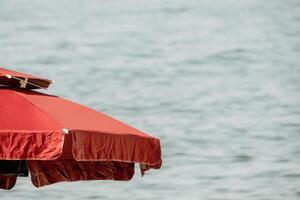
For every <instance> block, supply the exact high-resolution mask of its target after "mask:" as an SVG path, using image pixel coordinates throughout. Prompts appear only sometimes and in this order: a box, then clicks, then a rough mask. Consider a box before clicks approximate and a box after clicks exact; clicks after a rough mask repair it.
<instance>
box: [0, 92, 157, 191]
mask: <svg viewBox="0 0 300 200" xmlns="http://www.w3.org/2000/svg"><path fill="white" fill-rule="evenodd" d="M0 97H1V98H0V144H1V145H0V160H2V162H6V164H7V165H10V166H9V167H8V168H9V169H10V170H11V169H13V168H15V169H16V172H12V174H10V173H9V172H7V173H5V171H9V170H7V169H5V167H3V166H5V165H3V164H2V168H3V169H2V173H1V161H0V188H4V189H10V188H12V187H13V186H14V184H15V182H16V177H17V176H18V175H20V174H24V173H25V174H26V169H24V166H23V165H24V160H25V163H26V165H25V167H28V170H29V172H30V174H31V180H32V183H33V184H34V185H35V186H37V187H40V186H44V185H49V184H52V183H56V182H60V181H77V180H105V179H110V180H129V179H131V178H132V176H133V174H134V163H140V168H141V172H142V174H144V172H145V171H146V170H148V169H150V168H156V169H158V168H160V166H161V162H162V160H161V149H160V141H159V139H157V138H155V137H153V136H150V135H147V134H146V133H143V132H142V131H139V130H137V129H135V128H133V127H131V126H129V125H126V124H124V123H122V122H120V121H118V120H116V119H114V118H112V117H109V116H107V115H105V114H103V113H100V112H97V111H95V110H92V109H90V108H88V107H85V106H82V105H80V104H77V103H74V102H72V101H69V100H66V99H63V98H60V97H57V96H53V95H49V94H44V93H40V92H35V91H30V90H25V89H12V88H7V87H0ZM12 161H17V162H16V163H11V162H12ZM21 161H23V163H22V162H21ZM24 171H25V172H24Z"/></svg>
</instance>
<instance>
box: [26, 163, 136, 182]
mask: <svg viewBox="0 0 300 200" xmlns="http://www.w3.org/2000/svg"><path fill="white" fill-rule="evenodd" d="M28 167H29V171H30V173H31V181H32V183H33V185H35V186H36V187H42V186H45V185H50V184H53V183H57V182H62V181H82V180H124V181H126V180H130V179H131V178H132V177H133V174H134V163H124V162H113V161H107V162H97V161H95V162H94V161H90V162H80V161H76V160H72V159H68V160H54V161H28Z"/></svg>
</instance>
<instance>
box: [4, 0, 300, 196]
mask: <svg viewBox="0 0 300 200" xmlns="http://www.w3.org/2000/svg"><path fill="white" fill-rule="evenodd" d="M0 65H2V66H7V67H10V68H11V69H14V70H22V71H25V72H28V73H33V74H37V75H42V76H46V77H50V78H53V79H55V80H56V84H55V85H53V86H52V87H51V89H50V90H48V91H47V92H49V93H53V94H57V95H60V96H63V97H66V98H69V99H72V100H74V101H77V102H80V103H82V104H85V105H88V106H90V107H93V108H94V109H96V110H99V111H103V112H105V113H107V114H109V115H112V116H114V117H116V118H118V119H120V120H122V121H125V122H127V123H129V124H131V125H133V126H135V127H137V128H139V129H141V130H144V131H145V132H148V133H151V134H153V135H155V136H157V137H159V138H160V139H161V143H162V148H163V158H164V164H163V167H162V169H161V170H157V171H155V170H153V171H150V172H149V173H148V174H147V175H146V176H145V177H144V178H141V177H140V175H139V173H138V172H137V173H136V176H135V177H134V179H133V180H132V181H130V182H111V181H93V182H77V183H59V184H55V185H52V186H48V187H43V188H40V189H36V188H34V186H32V184H31V183H30V181H29V179H27V178H20V179H19V182H18V183H17V185H16V187H15V188H14V189H13V190H12V191H9V192H5V191H0V198H1V200H2V199H11V200H15V199H18V200H21V199H22V200H24V199H26V200H27V199H44V200H50V199H55V198H57V199H58V198H59V199H131V200H135V199H136V200H140V199H151V200H153V199H164V200H174V199H193V200H199V199H205V200H217V199H218V200H223V199H224V200H226V199H228V200H233V199H238V200H241V199H242V200H248V199H254V200H268V199H270V200H282V199H288V200H294V199H300V2H299V1H298V0H286V1H282V0H272V1H271V0H270V1H260V0H243V1H241V0H220V1H212V0H210V1H208V0H203V1H200V0H185V1H183V0H182V1H180V0H169V1H165V0H160V1H159V0H153V1H146V0H135V1H132V0H128V1H116V0H112V1H75V0H69V1H65V0H63V1H54V0H53V1H34V0H24V1H16V0H10V1H4V0H0Z"/></svg>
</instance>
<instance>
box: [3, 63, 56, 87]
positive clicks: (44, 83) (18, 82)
mask: <svg viewBox="0 0 300 200" xmlns="http://www.w3.org/2000/svg"><path fill="white" fill-rule="evenodd" d="M52 82H53V80H50V79H45V78H41V77H37V76H32V75H29V74H25V73H20V72H16V71H12V70H8V69H4V68H0V85H9V86H13V87H21V88H27V89H37V88H44V89H45V88H48V87H49V85H50V84H51V83H52Z"/></svg>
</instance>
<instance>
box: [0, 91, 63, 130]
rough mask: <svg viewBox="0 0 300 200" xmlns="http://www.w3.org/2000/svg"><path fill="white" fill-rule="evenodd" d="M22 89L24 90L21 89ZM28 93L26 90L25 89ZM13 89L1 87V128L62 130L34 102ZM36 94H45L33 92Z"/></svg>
mask: <svg viewBox="0 0 300 200" xmlns="http://www.w3.org/2000/svg"><path fill="white" fill-rule="evenodd" d="M20 91H22V90H20ZM24 92H25V93H26V91H24ZM20 93H22V92H18V91H15V90H11V89H3V88H0V97H1V98H0V130H1V131H2V132H3V131H4V130H17V131H23V130H31V131H33V130H61V129H62V127H61V126H60V125H59V124H58V123H57V122H56V121H54V120H53V119H52V118H50V117H49V116H48V114H47V113H45V112H43V110H41V109H40V108H39V107H37V106H36V105H34V104H32V103H31V102H30V101H28V100H27V99H26V98H24V96H22V95H20ZM33 94H35V95H36V96H43V95H45V94H40V93H33Z"/></svg>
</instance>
